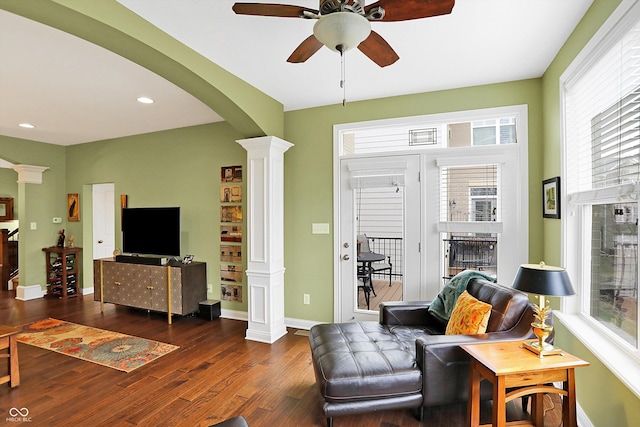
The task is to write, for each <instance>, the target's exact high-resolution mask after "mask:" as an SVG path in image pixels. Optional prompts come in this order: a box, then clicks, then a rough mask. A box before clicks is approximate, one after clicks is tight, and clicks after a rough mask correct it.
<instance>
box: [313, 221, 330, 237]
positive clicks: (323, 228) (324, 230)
mask: <svg viewBox="0 0 640 427" xmlns="http://www.w3.org/2000/svg"><path fill="white" fill-rule="evenodd" d="M311 234H329V224H327V223H324V222H323V223H313V224H311Z"/></svg>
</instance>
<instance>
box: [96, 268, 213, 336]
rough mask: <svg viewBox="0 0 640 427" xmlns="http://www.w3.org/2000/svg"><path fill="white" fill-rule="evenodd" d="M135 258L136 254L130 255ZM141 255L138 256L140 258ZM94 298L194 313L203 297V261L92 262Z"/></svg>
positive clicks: (141, 306) (162, 311) (186, 313)
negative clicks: (188, 262)
mask: <svg viewBox="0 0 640 427" xmlns="http://www.w3.org/2000/svg"><path fill="white" fill-rule="evenodd" d="M132 258H138V257H132ZM140 258H142V257H140ZM93 269H94V299H95V300H96V301H100V304H101V305H100V309H101V310H102V308H103V306H102V305H103V304H104V303H105V302H106V303H113V304H119V305H124V306H128V307H135V308H141V309H146V310H151V311H158V312H161V313H167V317H168V322H169V324H171V316H172V315H173V314H178V315H181V316H184V315H188V314H191V313H195V312H197V311H198V309H199V303H200V302H201V301H204V300H206V299H207V264H206V263H204V262H192V263H190V264H183V263H181V262H179V261H170V262H169V263H168V264H167V265H164V266H160V265H145V264H136V263H132V262H119V261H117V260H113V259H102V260H96V261H94V265H93Z"/></svg>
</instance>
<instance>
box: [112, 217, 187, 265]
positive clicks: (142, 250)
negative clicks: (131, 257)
mask: <svg viewBox="0 0 640 427" xmlns="http://www.w3.org/2000/svg"><path fill="white" fill-rule="evenodd" d="M122 252H124V253H128V254H136V255H161V256H178V257H179V256H180V208H179V207H157V208H124V209H122Z"/></svg>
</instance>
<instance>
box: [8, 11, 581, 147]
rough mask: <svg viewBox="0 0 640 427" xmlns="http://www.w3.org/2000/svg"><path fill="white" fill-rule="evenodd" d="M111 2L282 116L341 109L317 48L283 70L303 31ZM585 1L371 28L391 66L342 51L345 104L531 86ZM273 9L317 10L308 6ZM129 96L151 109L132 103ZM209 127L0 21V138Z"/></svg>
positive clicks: (106, 57) (224, 14)
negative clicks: (264, 97)
mask: <svg viewBox="0 0 640 427" xmlns="http://www.w3.org/2000/svg"><path fill="white" fill-rule="evenodd" d="M118 1H119V2H120V3H121V4H122V5H124V6H126V7H127V8H129V9H131V10H132V11H133V12H135V13H137V14H138V15H140V16H142V17H143V18H144V19H146V20H148V21H150V22H151V23H153V24H154V25H156V26H157V27H159V28H160V29H162V30H163V31H165V32H166V33H168V34H170V35H172V36H173V37H175V38H176V39H178V40H180V41H181V42H182V43H184V44H186V45H188V46H190V47H191V48H192V49H194V50H196V51H197V52H199V53H200V54H202V55H204V56H206V57H207V58H209V59H210V60H211V61H213V62H215V63H217V64H218V65H220V66H222V67H223V68H225V69H227V70H228V71H230V72H232V73H233V74H235V75H237V76H238V77H240V78H242V79H243V80H245V81H247V82H248V83H250V84H252V85H253V86H255V87H256V88H258V89H260V90H261V91H263V92H265V93H267V94H268V95H270V96H271V97H273V98H275V99H276V100H278V101H279V102H281V103H282V104H283V105H284V109H285V111H288V110H297V109H301V108H308V107H315V106H321V105H330V104H339V103H341V102H342V97H343V93H342V89H340V87H339V81H340V57H339V55H338V54H337V53H335V52H332V51H330V50H328V49H326V48H322V49H321V50H320V51H318V52H317V53H316V54H315V55H314V56H312V57H311V58H310V59H309V60H308V61H307V62H305V63H302V64H290V63H288V62H286V59H287V58H288V56H289V55H290V54H291V52H292V51H293V50H294V49H295V48H296V47H297V46H298V44H300V42H302V40H304V39H305V38H306V37H308V36H309V35H310V34H311V33H312V28H313V24H314V23H315V21H313V20H303V19H297V18H274V17H258V16H240V15H236V14H234V13H233V11H232V10H231V6H232V5H233V3H234V2H235V1H234V0H118ZM399 1H400V0H399ZM592 1H593V0H457V1H456V4H455V6H454V8H453V12H452V13H451V14H450V15H445V16H440V17H433V18H426V19H420V20H413V21H404V22H388V23H385V22H374V23H372V29H373V30H375V31H376V32H378V33H379V34H380V35H381V36H383V37H384V38H385V39H386V40H387V42H388V43H389V44H390V45H391V46H392V47H393V48H394V50H395V51H396V52H397V53H398V55H399V56H400V60H399V61H398V62H396V63H395V64H393V65H391V66H388V67H385V68H380V67H378V66H377V65H375V64H374V63H373V62H371V61H370V60H369V59H368V58H367V57H365V56H364V55H363V54H362V53H360V52H359V51H358V50H351V51H349V52H347V54H346V78H347V83H346V97H347V102H353V101H358V100H365V99H372V98H380V97H387V96H394V95H402V94H410V93H420V92H429V91H434V90H442V89H451V88H458V87H466V86H474V85H481V84H490V83H498V82H504V81H513V80H521V79H528V78H536V77H540V76H541V75H542V74H543V73H544V71H545V70H546V68H547V67H548V66H549V64H550V63H551V61H552V59H553V58H554V56H555V55H556V53H557V52H558V50H559V49H560V47H561V46H562V45H563V44H564V42H565V41H566V39H567V37H568V36H569V34H571V32H572V31H573V29H574V28H575V26H576V25H577V23H578V22H579V21H580V19H581V18H582V16H583V15H584V13H585V12H586V10H587V9H588V8H589V6H590V5H591V3H592ZM258 2H263V3H267V2H268V1H258ZM280 3H283V4H294V5H300V6H306V7H309V8H314V9H317V7H318V0H281V1H280ZM370 3H372V1H367V4H370ZM141 95H144V96H149V97H151V98H154V99H155V100H156V102H155V103H154V104H152V105H143V104H139V103H138V102H136V100H135V99H136V97H138V96H141ZM219 120H221V119H220V117H219V116H218V115H217V114H216V113H214V112H212V111H211V110H210V109H209V108H208V107H207V106H205V105H204V104H203V103H202V102H200V101H199V100H197V99H195V98H194V97H193V96H191V95H189V94H187V93H185V92H184V91H183V90H182V89H179V88H177V87H175V86H174V85H172V84H170V83H168V82H167V81H165V80H164V79H162V78H160V77H158V76H157V75H155V74H153V73H151V72H149V71H148V70H146V69H144V68H142V67H139V66H137V65H136V64H133V63H131V62H130V61H128V60H126V59H123V58H121V57H119V56H117V55H114V54H112V53H110V52H108V51H106V50H105V49H103V48H100V47H97V46H95V45H92V44H90V43H87V42H86V41H83V40H80V39H78V38H76V37H74V36H70V35H68V34H65V33H63V32H60V31H58V30H54V29H52V28H49V27H46V26H44V25H41V24H38V23H35V22H32V21H29V20H27V19H24V18H21V17H18V16H16V15H13V14H10V13H7V12H4V11H0V134H2V135H7V136H12V137H18V138H25V139H31V140H35V141H42V142H49V143H54V144H60V145H70V144H77V143H83V142H90V141H96V140H102V139H108V138H114V137H119V136H125V135H135V134H140V133H147V132H152V131H157V130H164V129H170V128H177V127H183V126H190V125H195V124H201V123H209V122H214V121H219ZM21 122H31V123H33V124H35V125H36V126H37V127H36V128H35V129H31V130H25V129H22V128H19V127H17V124H18V123H21Z"/></svg>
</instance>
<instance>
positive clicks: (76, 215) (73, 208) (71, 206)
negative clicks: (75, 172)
mask: <svg viewBox="0 0 640 427" xmlns="http://www.w3.org/2000/svg"><path fill="white" fill-rule="evenodd" d="M67 212H68V216H67V221H80V195H79V194H78V193H69V194H67Z"/></svg>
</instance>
